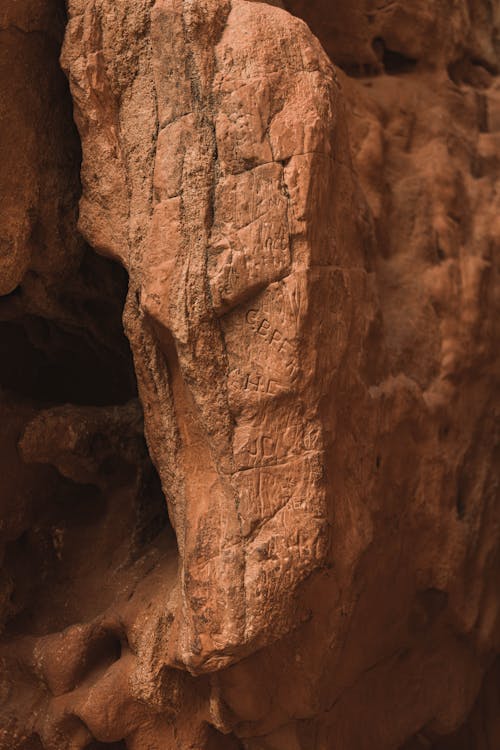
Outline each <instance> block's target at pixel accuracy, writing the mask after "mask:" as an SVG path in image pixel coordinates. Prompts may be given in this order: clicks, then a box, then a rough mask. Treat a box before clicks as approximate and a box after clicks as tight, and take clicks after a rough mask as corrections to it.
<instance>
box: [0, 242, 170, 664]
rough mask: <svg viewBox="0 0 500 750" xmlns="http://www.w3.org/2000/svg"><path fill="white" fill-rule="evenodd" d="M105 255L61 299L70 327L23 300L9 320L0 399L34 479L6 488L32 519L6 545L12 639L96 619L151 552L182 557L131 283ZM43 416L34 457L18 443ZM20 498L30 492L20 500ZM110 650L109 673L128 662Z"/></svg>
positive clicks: (0, 355) (5, 616) (0, 549)
mask: <svg viewBox="0 0 500 750" xmlns="http://www.w3.org/2000/svg"><path fill="white" fill-rule="evenodd" d="M86 252H87V253H92V251H91V250H90V249H88V250H87V251H86ZM95 257H96V260H95V261H94V260H93V259H92V257H91V256H90V257H86V258H85V259H84V262H82V264H81V266H80V278H77V279H75V280H74V282H73V285H74V289H75V290H78V289H80V291H81V294H80V297H78V293H76V294H75V295H74V296H73V297H71V299H70V300H68V301H67V303H64V300H63V304H66V308H65V309H66V310H67V313H68V314H67V319H68V320H72V321H73V322H72V324H71V325H68V324H67V323H61V321H59V320H52V319H50V318H45V317H42V316H40V315H38V316H37V315H33V314H27V313H25V312H24V311H23V309H22V301H23V294H22V293H21V295H20V296H19V295H16V304H19V302H21V308H20V310H18V314H17V315H13V316H11V317H10V318H9V319H7V320H2V321H0V395H1V402H2V404H3V405H4V407H5V408H8V409H9V410H10V411H9V413H11V412H12V413H14V414H16V412H17V411H19V414H20V415H22V416H20V417H19V423H20V425H24V426H23V427H20V429H21V432H19V431H17V432H16V431H12V435H11V438H9V439H10V440H11V443H12V444H11V447H10V450H11V451H12V453H16V452H17V456H18V460H19V461H20V462H22V463H21V465H20V467H19V473H20V474H22V473H23V469H22V465H25V466H26V471H29V472H32V471H33V472H34V474H35V476H36V479H34V481H33V484H32V486H27V487H26V488H20V487H18V486H16V483H15V481H14V480H13V481H12V485H11V486H8V487H6V488H5V492H6V493H7V494H10V495H11V496H12V498H11V500H8V499H7V503H6V507H10V506H12V507H17V508H18V510H17V511H16V512H18V513H19V514H20V515H22V517H21V518H19V519H18V521H17V524H16V525H17V527H18V530H17V532H16V533H15V534H14V533H12V535H11V537H10V538H6V539H5V540H2V538H1V533H0V558H2V557H3V564H2V567H3V579H2V581H0V587H1V586H3V592H0V593H2V597H1V598H0V601H1V600H2V598H3V600H4V601H5V602H6V603H5V605H4V611H3V612H2V613H1V615H2V617H1V618H0V624H2V621H3V628H4V636H5V637H15V636H19V635H37V636H39V635H45V634H49V633H52V632H56V631H59V630H62V629H64V628H66V627H68V626H69V625H72V624H74V623H78V622H84V621H88V620H89V619H92V618H94V617H96V616H97V615H98V614H99V613H100V612H102V611H105V610H106V609H107V608H108V607H109V606H110V605H111V604H112V602H113V601H114V600H115V597H116V592H118V591H119V592H121V593H122V595H125V596H127V595H128V594H127V592H129V591H132V590H133V588H134V587H135V586H136V585H137V582H138V579H139V578H140V573H138V572H137V570H135V572H134V568H137V566H138V565H139V562H140V560H141V558H143V557H144V555H146V553H147V554H148V555H149V556H151V555H153V558H154V559H156V558H157V557H158V556H160V555H161V554H163V553H165V550H166V549H167V548H168V549H171V550H173V552H172V553H173V554H175V551H176V543H175V535H174V533H173V531H172V528H171V526H170V522H169V518H168V511H167V507H166V502H165V498H164V495H163V492H162V488H161V483H160V480H159V477H158V474H157V472H156V469H155V467H154V466H153V464H152V462H151V460H150V457H149V453H148V449H147V446H146V442H145V439H144V434H143V431H142V426H141V409H140V404H139V401H138V397H137V385H136V381H135V373H134V368H133V361H132V355H131V352H130V348H129V346H128V342H127V340H126V339H125V335H124V332H123V326H122V322H121V312H122V309H123V306H124V303H125V297H126V294H127V276H126V274H125V272H124V271H123V269H122V268H121V267H119V266H118V265H117V264H115V263H112V262H111V261H108V260H106V259H103V258H99V257H97V256H95ZM110 292H112V294H113V295H114V296H113V298H110ZM18 296H19V299H18ZM63 297H64V295H63V294H62V292H61V294H59V296H58V301H59V302H61V299H63ZM4 301H5V300H4ZM68 305H70V307H68ZM75 321H80V324H79V325H77V324H76V323H75ZM87 410H88V411H87ZM25 413H26V414H29V417H26V416H24V415H25ZM61 415H62V416H61ZM37 420H41V421H42V423H45V422H46V423H47V424H48V426H46V427H43V424H42V427H41V428H40V434H39V436H38V438H37V434H36V430H35V433H34V437H33V436H32V437H31V438H30V449H29V455H28V456H26V453H24V454H23V453H22V452H20V449H19V448H18V447H17V446H16V441H18V440H19V438H20V437H21V438H22V436H23V434H24V433H23V431H24V432H25V431H26V429H27V427H26V425H30V424H33V422H36V421H37ZM50 420H52V422H50ZM32 432H33V429H32ZM47 441H48V442H49V443H50V445H52V446H55V447H52V449H50V446H49V449H47V448H46V446H45V443H46V442H47ZM16 493H21V494H23V493H24V494H25V496H23V497H22V498H21V502H18V501H16V500H15V495H16ZM160 550H161V552H160ZM155 555H156V557H155ZM105 645H106V648H105V649H104V650H105V652H106V653H105V654H104V655H102V654H100V652H99V654H98V656H97V657H96V660H97V662H98V663H99V665H102V663H104V662H106V663H108V662H110V663H111V662H112V661H113V660H114V659H115V658H119V655H118V656H116V654H115V651H116V649H115V647H114V646H113V648H112V649H111V650H110V649H109V648H107V646H108V645H109V644H107V643H106V644H105ZM115 645H116V643H115ZM97 650H98V651H99V649H97ZM110 653H111V656H109V654H110ZM101 656H103V658H101ZM91 661H92V659H91Z"/></svg>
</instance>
